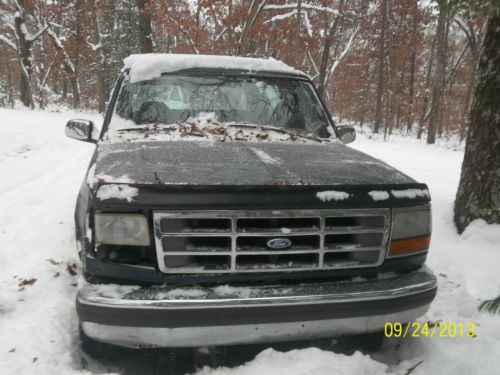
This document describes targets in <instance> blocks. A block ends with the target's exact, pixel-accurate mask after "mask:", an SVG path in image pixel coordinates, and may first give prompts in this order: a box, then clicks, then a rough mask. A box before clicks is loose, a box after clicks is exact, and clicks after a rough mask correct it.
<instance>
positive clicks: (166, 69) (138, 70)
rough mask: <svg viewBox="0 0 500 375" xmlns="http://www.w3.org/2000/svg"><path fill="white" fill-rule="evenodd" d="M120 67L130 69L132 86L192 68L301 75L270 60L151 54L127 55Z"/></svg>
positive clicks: (282, 64) (274, 60) (278, 62)
mask: <svg viewBox="0 0 500 375" xmlns="http://www.w3.org/2000/svg"><path fill="white" fill-rule="evenodd" d="M123 63H124V69H130V73H129V76H130V82H132V83H134V82H140V81H147V80H150V79H153V78H156V77H160V76H161V75H162V74H163V73H171V72H176V71H179V70H185V69H193V68H218V69H239V70H247V71H248V72H256V71H271V72H281V73H292V74H301V75H304V73H302V72H300V71H299V70H296V69H294V68H292V67H291V66H288V65H286V64H285V63H283V62H281V61H278V60H276V59H273V58H268V59H260V58H252V57H234V56H217V55H182V54H156V53H151V54H141V55H130V56H129V57H127V58H125V59H124V60H123Z"/></svg>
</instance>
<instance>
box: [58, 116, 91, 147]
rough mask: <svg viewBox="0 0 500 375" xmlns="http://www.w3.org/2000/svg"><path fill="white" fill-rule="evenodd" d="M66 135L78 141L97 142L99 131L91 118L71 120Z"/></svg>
mask: <svg viewBox="0 0 500 375" xmlns="http://www.w3.org/2000/svg"><path fill="white" fill-rule="evenodd" d="M65 133H66V136H67V137H69V138H72V139H76V140H77V141H83V142H90V143H97V139H98V138H99V131H98V130H97V128H96V127H95V125H94V123H93V122H92V121H90V120H80V119H75V120H69V121H68V122H67V123H66V129H65Z"/></svg>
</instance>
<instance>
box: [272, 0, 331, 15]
mask: <svg viewBox="0 0 500 375" xmlns="http://www.w3.org/2000/svg"><path fill="white" fill-rule="evenodd" d="M300 7H301V8H302V9H307V10H316V11H319V12H327V13H330V14H334V15H336V16H338V15H340V12H339V11H338V10H337V9H333V8H329V7H323V6H319V5H314V4H308V3H302V4H301V5H300ZM296 8H298V4H297V3H292V4H282V5H275V4H269V5H265V6H264V8H263V9H264V10H284V9H296Z"/></svg>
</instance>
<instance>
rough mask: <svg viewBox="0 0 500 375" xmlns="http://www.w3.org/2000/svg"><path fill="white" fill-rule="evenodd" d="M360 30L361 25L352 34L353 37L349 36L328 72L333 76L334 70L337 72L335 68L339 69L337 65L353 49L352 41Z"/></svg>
mask: <svg viewBox="0 0 500 375" xmlns="http://www.w3.org/2000/svg"><path fill="white" fill-rule="evenodd" d="M358 31H359V25H358V26H357V27H356V30H354V32H353V33H352V34H351V37H350V38H349V41H348V42H347V44H346V46H345V48H344V50H343V51H342V52H341V53H340V55H339V57H338V58H337V59H335V60H334V62H333V64H332V66H331V67H330V72H329V73H328V75H329V76H331V75H332V74H333V72H335V69H337V66H338V65H339V64H340V62H341V61H342V59H343V58H344V57H345V56H346V55H347V53H348V52H349V50H350V49H351V45H352V42H353V40H354V38H355V37H356V34H357V33H358Z"/></svg>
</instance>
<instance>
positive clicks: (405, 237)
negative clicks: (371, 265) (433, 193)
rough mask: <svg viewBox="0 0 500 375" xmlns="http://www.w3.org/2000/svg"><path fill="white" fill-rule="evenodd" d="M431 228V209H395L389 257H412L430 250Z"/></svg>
mask: <svg viewBox="0 0 500 375" xmlns="http://www.w3.org/2000/svg"><path fill="white" fill-rule="evenodd" d="M431 227H432V219H431V209H430V207H418V208H417V207H416V208H395V209H393V211H392V235H391V244H390V248H389V254H388V256H389V257H393V256H400V255H411V254H414V253H416V252H421V251H426V250H427V249H429V244H430V241H431Z"/></svg>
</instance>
